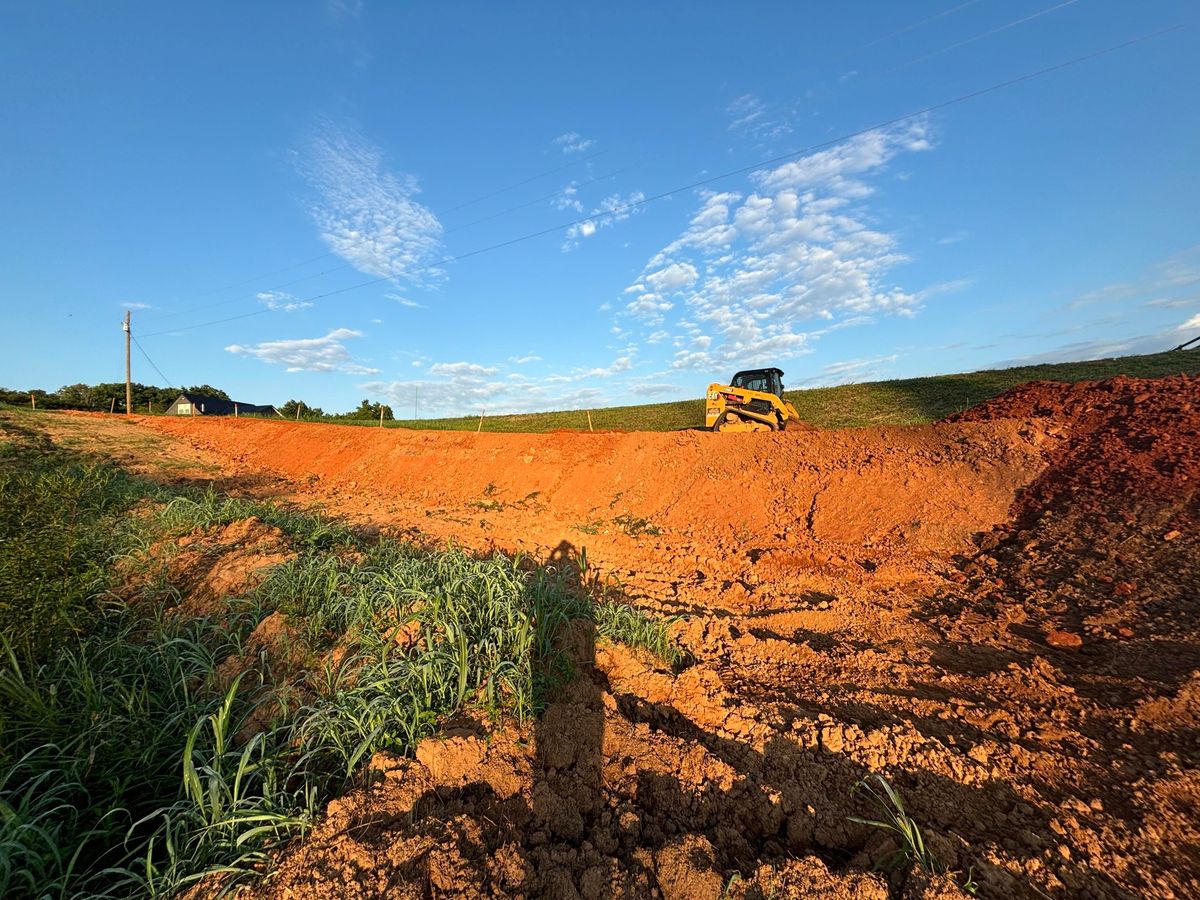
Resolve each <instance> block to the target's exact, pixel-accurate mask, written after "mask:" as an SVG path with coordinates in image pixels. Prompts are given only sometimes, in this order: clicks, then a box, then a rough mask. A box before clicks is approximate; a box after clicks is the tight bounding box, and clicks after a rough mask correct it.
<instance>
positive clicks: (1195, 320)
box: [1175, 313, 1200, 331]
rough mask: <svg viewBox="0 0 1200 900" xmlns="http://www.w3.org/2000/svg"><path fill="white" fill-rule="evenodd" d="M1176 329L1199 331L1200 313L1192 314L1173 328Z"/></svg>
mask: <svg viewBox="0 0 1200 900" xmlns="http://www.w3.org/2000/svg"><path fill="white" fill-rule="evenodd" d="M1175 330H1176V331H1200V313H1196V315H1194V316H1192V317H1191V318H1190V319H1188V320H1187V321H1186V322H1184V323H1183V324H1182V325H1180V326H1179V327H1177V328H1176V329H1175Z"/></svg>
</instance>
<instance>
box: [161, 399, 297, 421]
mask: <svg viewBox="0 0 1200 900" xmlns="http://www.w3.org/2000/svg"><path fill="white" fill-rule="evenodd" d="M166 414H167V415H168V416H238V415H243V416H271V415H275V414H276V412H275V407H273V406H260V405H258V404H255V403H240V402H238V401H237V400H226V399H225V398H224V397H214V396H212V395H211V394H197V393H183V394H180V395H179V397H178V399H176V400H175V402H174V403H172V404H171V405H170V406H168V407H167V413H166Z"/></svg>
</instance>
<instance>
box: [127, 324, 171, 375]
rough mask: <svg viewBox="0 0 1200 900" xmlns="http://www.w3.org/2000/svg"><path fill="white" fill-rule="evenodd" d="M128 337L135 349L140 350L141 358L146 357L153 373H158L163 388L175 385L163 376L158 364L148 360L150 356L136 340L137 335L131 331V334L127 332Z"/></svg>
mask: <svg viewBox="0 0 1200 900" xmlns="http://www.w3.org/2000/svg"><path fill="white" fill-rule="evenodd" d="M129 336H130V337H131V338H133V342H134V344H136V345H137V348H138V350H140V351H141V353H142V356H144V357H146V362H148V363H150V367H151V368H152V369H154V371H155V372H157V373H158V377H159V378H161V379H162V380H163V382H164V383H165V386H166V387H172V386H173V385H174V384H175V382H173V381H172V380H171V379H170V378H168V377H167V376H166V375H164V374H163V370H162V369H160V368H159V367H158V364H157V363H156V362H155V361H154V360H152V359H151V358H150V354H149V353H147V352H146V348H145V347H143V346H142V343H141V341H139V340H138V339H137V335H135V334H134V333H133V332H132V331H131V332H129Z"/></svg>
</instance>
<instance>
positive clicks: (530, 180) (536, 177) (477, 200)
mask: <svg viewBox="0 0 1200 900" xmlns="http://www.w3.org/2000/svg"><path fill="white" fill-rule="evenodd" d="M608 152H610V151H609V150H599V151H597V152H595V153H592V154H589V155H588V156H581V157H579V158H578V159H573V160H571V161H570V162H568V163H564V164H563V165H561V166H556V167H555V168H553V169H548V170H546V171H544V172H540V173H538V174H537V175H531V176H530V177H528V178H525V179H522V180H521V181H517V182H514V183H512V184H510V185H506V186H505V187H502V188H497V189H496V190H494V191H490V192H488V193H486V194H481V195H479V196H478V197H474V198H472V199H470V200H467V201H465V202H463V203H460V204H458V205H457V206H451V207H449V208H448V209H446V210H443V213H451V212H455V211H457V210H460V209H465V208H466V207H468V206H473V205H474V204H476V203H482V202H483V201H484V200H489V199H491V198H492V197H496V196H499V195H500V194H504V193H507V192H508V191H511V190H515V189H517V188H519V187H523V186H524V185H527V184H532V183H533V182H535V181H540V180H541V179H543V178H549V177H550V176H551V175H556V174H557V173H559V172H563V171H565V170H567V169H571V168H574V167H575V166H577V165H579V164H580V163H585V162H589V161H590V160H593V159H596V158H597V157H599V156H603V155H604V154H605V153H608ZM622 171H626V170H625V169H621V170H618V172H615V173H610V174H609V175H605V176H601V177H604V178H607V177H611V176H612V175H613V174H619V172H622ZM597 180H599V179H598V178H593V179H588V180H587V181H583V182H580V184H591V183H592V182H593V181H597ZM554 196H555V194H551V195H550V197H554ZM537 202H540V201H537ZM521 208H523V207H517V209H521ZM510 211H511V210H510ZM504 214H506V213H501V215H504ZM490 218H494V217H492V216H489V217H488V218H487V219H482V220H479V221H488V219H490ZM476 224H478V222H467V223H466V224H464V225H459V226H456V227H455V228H451V229H449V230H447V231H446V232H444V233H446V234H449V233H451V232H453V231H457V230H458V229H459V228H466V227H468V226H470V225H476ZM371 240H372V238H363V239H361V240H359V241H353V242H351V243H350V244H349V245H348V246H350V247H353V246H356V245H359V244H366V243H370V242H371ZM343 249H344V248H343ZM337 255H338V251H335V250H327V251H326V252H324V253H321V254H318V255H317V256H311V257H309V258H308V259H304V260H301V261H300V262H298V263H293V264H291V265H289V266H283V267H281V268H278V269H272V270H271V271H269V272H263V273H261V274H259V275H254V276H251V277H250V278H246V279H243V280H241V281H235V282H233V283H232V284H227V285H224V286H222V287H218V288H213V289H212V290H209V291H205V292H204V293H201V294H196V295H195V296H196V298H197V299H200V298H203V297H211V296H212V295H213V294H221V293H224V292H225V291H231V290H233V289H234V288H239V287H245V286H246V285H248V284H253V283H254V282H256V281H262V280H263V279H264V278H270V277H271V276H272V275H280V274H282V273H284V272H291V271H293V270H295V269H300V268H303V267H304V266H307V265H309V264H310V263H314V262H320V261H321V260H323V259H328V258H329V257H331V256H337ZM350 267H351V264H350V263H346V264H344V265H340V266H335V267H334V268H332V269H326V270H325V271H323V272H317V273H316V274H314V275H306V276H304V278H298V279H296V281H292V282H288V284H297V283H299V282H301V281H306V280H308V279H310V278H319V277H321V276H322V275H328V274H329V273H330V272H336V271H339V270H340V269H346V268H350ZM288 284H282V285H275V286H274V287H273V288H270V289H271V290H277V289H278V288H280V287H287V286H288ZM240 301H241V298H240V297H239V298H235V299H234V300H222V301H218V302H217V303H209V304H205V305H203V306H194V307H191V308H190V309H186V310H178V311H176V312H167V313H162V314H161V315H159V318H160V319H167V318H170V317H171V316H178V315H183V314H184V313H187V312H194V311H196V310H198V309H211V308H213V307H214V306H224V305H226V304H227V303H238V302H240Z"/></svg>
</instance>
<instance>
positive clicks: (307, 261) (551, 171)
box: [153, 0, 1075, 320]
mask: <svg viewBox="0 0 1200 900" xmlns="http://www.w3.org/2000/svg"><path fill="white" fill-rule="evenodd" d="M977 2H979V0H966V2H964V3H960V4H958V5H957V6H954V7H952V8H950V9H947V10H944V11H942V12H940V13H937V14H935V15H933V16H928V17H926V18H924V19H921V20H919V21H917V22H914V23H912V24H910V25H906V26H904V27H903V28H900V29H898V30H896V31H893V32H890V33H889V34H885V35H883V36H882V37H879V38H876V39H875V40H873V41H871V42H869V43H867V44H864V45H862V46H861V47H858V48H857V49H858V50H865V49H867V48H868V47H872V46H874V45H875V44H878V43H881V42H883V41H886V40H888V39H890V38H893V37H896V36H897V35H900V34H903V33H905V32H907V31H911V30H912V29H914V28H919V27H920V26H922V25H925V24H928V23H929V22H933V21H935V20H937V19H940V18H943V17H945V16H949V15H952V14H953V13H956V12H958V11H959V10H961V9H965V8H966V7H968V6H972V5H973V4H975V3H977ZM1071 2H1075V0H1071ZM609 152H611V150H610V149H604V150H600V151H597V152H596V153H592V154H589V155H588V156H583V157H580V158H578V159H574V160H572V161H570V162H568V163H565V164H563V165H561V166H557V167H555V168H553V169H549V170H546V171H544V172H540V173H538V174H537V175H532V176H530V177H528V178H524V179H522V180H521V181H517V182H514V183H512V184H510V185H507V186H505V187H502V188H497V189H496V190H493V191H489V192H488V193H486V194H481V195H479V196H478V197H474V198H473V199H471V200H467V201H465V202H463V203H460V204H458V205H457V206H451V207H449V208H447V209H444V210H443V211H442V212H443V214H447V213H452V212H456V211H458V210H460V209H465V208H466V207H468V206H473V205H475V204H477V203H481V202H483V201H484V200H489V199H491V198H492V197H496V196H499V195H500V194H504V193H507V192H508V191H511V190H515V189H516V188H519V187H523V186H524V185H527V184H531V183H533V182H535V181H539V180H541V179H543V178H547V177H549V176H550V175H554V174H557V173H558V172H562V171H565V170H567V169H570V168H573V167H574V166H576V165H578V164H579V163H583V162H589V161H591V160H593V159H596V158H597V157H600V156H603V155H604V154H606V153H609ZM666 155H667V154H665V153H663V154H658V155H655V156H651V157H649V158H648V159H649V160H654V159H661V158H662V157H663V156H666ZM646 161H648V160H647V158H643V159H640V160H638V162H635V163H632V164H631V165H628V166H623V167H621V168H619V169H614V170H612V171H609V172H606V173H604V174H603V175H597V176H594V177H591V178H587V179H585V180H583V181H579V182H573V184H574V185H575V186H576V187H585V186H587V185H590V184H595V183H596V182H598V181H604V180H606V179H609V178H614V177H616V176H617V175H621V174H624V173H625V172H628V171H630V170H632V169H635V168H637V167H638V166H639V165H641V164H642V163H644V162H646ZM561 193H562V192H561V191H554V192H553V193H550V194H545V195H543V196H541V197H538V198H536V199H534V200H530V201H528V202H526V203H520V204H517V205H516V206H510V207H508V208H507V209H503V210H501V211H499V212H497V213H493V214H492V215H488V216H484V217H482V218H479V219H474V220H472V221H470V222H464V223H462V224H460V225H456V226H454V227H453V228H448V229H446V230H445V231H443V232H442V233H443V234H453V233H454V232H456V231H461V230H462V229H464V228H470V227H472V226H475V225H481V224H483V223H485V222H490V221H493V220H494V219H498V218H502V217H503V216H506V215H509V214H511V213H514V212H518V211H520V210H522V209H527V208H528V207H530V206H535V205H537V204H539V203H542V202H544V201H546V200H553V199H554V198H555V197H557V196H559V195H560V194H561ZM371 240H372V238H363V239H361V240H359V241H352V242H351V243H350V244H348V245H346V246H347V247H354V246H358V245H360V244H366V243H370V242H371ZM343 249H345V248H343ZM338 252H339V251H334V250H328V251H326V252H324V253H321V254H318V255H317V256H312V257H309V258H308V259H304V260H301V261H300V262H297V263H293V264H291V265H287V266H283V267H281V268H278V269H272V270H270V271H267V272H263V273H261V274H259V275H254V276H251V277H250V278H246V279H243V280H241V281H236V282H233V283H232V284H227V285H224V286H222V287H218V288H213V289H212V290H209V291H205V292H203V293H201V294H196V295H195V297H196V299H201V298H204V297H210V296H212V295H213V294H220V293H224V292H225V291H229V290H233V289H234V288H239V287H245V286H246V285H248V284H253V283H254V282H256V281H261V280H263V279H265V278H270V277H271V276H272V275H279V274H282V273H284V272H291V271H293V270H295V269H299V268H303V267H304V266H307V265H309V264H310V263H314V262H320V261H321V260H322V259H327V258H328V257H331V256H337V255H338ZM353 267H354V266H353V264H352V263H344V264H342V265H338V266H335V267H333V268H332V269H325V270H323V271H321V272H316V273H314V274H312V275H305V276H303V277H302V278H297V279H295V280H294V281H290V282H286V283H284V284H280V285H273V286H271V287H269V288H266V289H265V290H278V289H279V288H283V287H288V286H289V285H293V284H299V283H300V282H302V281H309V280H311V279H313V278H320V277H321V276H323V275H328V274H330V273H332V272H337V271H341V270H342V269H349V268H353ZM243 299H244V298H242V297H235V298H233V299H231V300H221V301H218V302H216V303H207V304H202V305H200V306H192V307H189V308H188V309H181V310H176V311H174V312H165V313H157V312H155V313H153V315H155V317H156V320H162V319H169V318H171V317H173V316H180V315H186V314H187V313H190V312H196V311H199V310H203V309H213V308H215V307H218V306H227V305H229V304H230V303H240V302H242V301H243Z"/></svg>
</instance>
